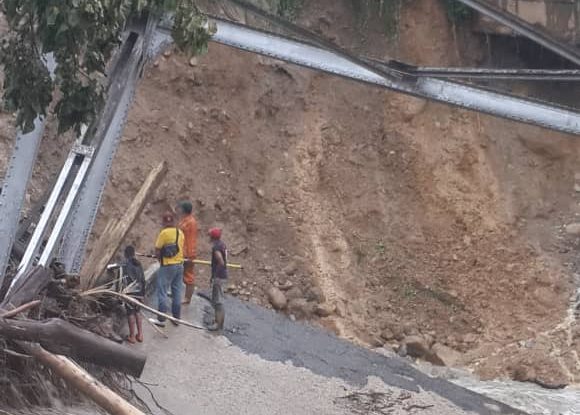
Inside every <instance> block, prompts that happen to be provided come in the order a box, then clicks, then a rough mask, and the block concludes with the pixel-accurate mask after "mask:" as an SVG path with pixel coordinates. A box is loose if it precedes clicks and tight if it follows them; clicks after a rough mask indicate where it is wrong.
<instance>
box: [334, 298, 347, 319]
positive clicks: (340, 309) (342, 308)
mask: <svg viewBox="0 0 580 415" xmlns="http://www.w3.org/2000/svg"><path fill="white" fill-rule="evenodd" d="M334 311H335V313H336V315H337V316H338V317H340V318H344V317H346V303H345V302H344V301H338V302H337V303H336V310H334Z"/></svg>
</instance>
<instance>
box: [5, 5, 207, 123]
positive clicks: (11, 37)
mask: <svg viewBox="0 0 580 415" xmlns="http://www.w3.org/2000/svg"><path fill="white" fill-rule="evenodd" d="M0 7H1V11H2V12H3V14H4V16H5V17H6V20H7V22H8V28H9V33H8V35H7V36H6V37H5V38H4V39H3V40H2V44H1V46H0V65H1V66H2V67H3V70H4V84H3V89H4V97H3V98H4V105H5V107H6V109H7V110H10V111H13V112H17V114H18V115H17V120H16V122H17V125H18V127H20V128H21V129H22V130H23V131H24V132H29V131H31V130H32V129H33V128H34V119H35V118H36V117H37V116H39V115H42V116H45V115H46V113H47V110H48V108H49V106H50V105H51V103H52V101H53V99H56V102H55V105H54V111H55V114H56V117H57V119H58V123H59V132H64V131H67V130H70V129H75V130H76V131H77V133H78V132H79V131H80V126H81V125H82V124H87V125H88V124H90V123H91V122H92V121H93V120H94V119H95V118H96V117H97V114H98V112H99V109H100V108H102V106H103V103H104V99H105V94H106V90H105V82H104V80H105V70H106V65H107V62H108V61H109V59H110V58H111V55H112V54H113V52H114V50H115V48H116V47H117V46H118V45H119V42H120V39H121V34H122V31H123V29H124V28H125V26H126V24H127V22H128V21H130V19H131V18H133V17H136V16H140V15H143V14H144V13H149V14H156V15H161V14H164V13H168V12H169V13H173V14H174V26H173V40H174V42H175V44H176V46H177V47H178V48H179V49H180V50H182V51H184V52H186V53H188V54H197V53H200V52H203V51H204V50H205V49H206V47H207V42H208V40H209V36H210V33H209V32H208V29H207V26H206V19H205V17H204V15H203V14H202V13H201V12H200V10H199V9H198V7H197V5H196V2H195V0H4V1H3V2H0ZM48 53H52V54H53V56H54V59H55V61H56V65H57V66H56V71H55V75H54V77H51V76H50V73H49V70H48V69H47V67H46V62H45V60H44V56H45V55H46V54H48ZM55 91H58V92H59V93H58V94H55Z"/></svg>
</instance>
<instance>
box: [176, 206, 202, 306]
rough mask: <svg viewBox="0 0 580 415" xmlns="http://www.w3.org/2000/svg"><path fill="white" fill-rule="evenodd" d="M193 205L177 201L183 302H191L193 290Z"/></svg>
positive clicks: (194, 227)
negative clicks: (181, 258)
mask: <svg viewBox="0 0 580 415" xmlns="http://www.w3.org/2000/svg"><path fill="white" fill-rule="evenodd" d="M192 212H193V205H192V204H191V202H189V201H182V202H179V204H178V205H177V213H178V214H179V218H180V222H179V228H180V229H181V231H182V232H183V234H184V246H183V256H184V257H185V262H184V264H183V283H184V284H185V298H184V301H183V304H189V303H191V297H192V296H193V292H194V291H195V274H194V267H193V260H194V259H195V256H196V249H197V221H196V220H195V218H194V217H193V214H192Z"/></svg>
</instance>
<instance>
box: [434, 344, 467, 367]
mask: <svg viewBox="0 0 580 415" xmlns="http://www.w3.org/2000/svg"><path fill="white" fill-rule="evenodd" d="M430 357H431V360H432V361H431V360H429V361H430V362H431V363H433V364H434V365H439V366H448V367H453V366H455V365H456V364H457V362H458V361H459V359H460V358H461V353H459V352H457V351H455V350H453V349H452V348H451V347H447V346H445V345H443V344H441V343H435V344H434V345H433V347H432V348H431V356H430Z"/></svg>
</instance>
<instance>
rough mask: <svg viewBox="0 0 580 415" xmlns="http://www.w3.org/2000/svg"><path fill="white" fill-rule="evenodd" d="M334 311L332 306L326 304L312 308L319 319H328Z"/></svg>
mask: <svg viewBox="0 0 580 415" xmlns="http://www.w3.org/2000/svg"><path fill="white" fill-rule="evenodd" d="M334 310H335V307H334V306H332V305H331V304H328V303H324V304H318V305H317V306H316V307H315V308H314V312H315V313H316V315H317V316H319V317H328V316H331V315H332V314H333V313H334Z"/></svg>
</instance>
